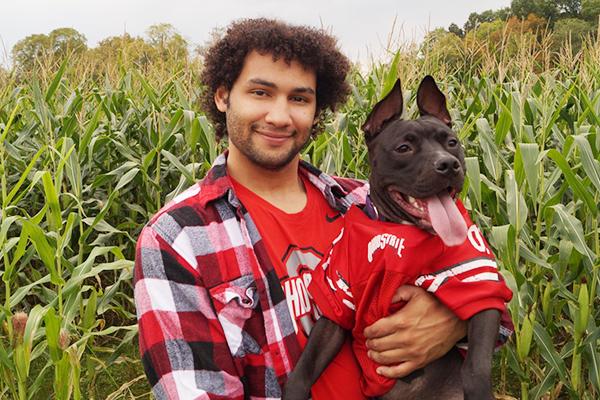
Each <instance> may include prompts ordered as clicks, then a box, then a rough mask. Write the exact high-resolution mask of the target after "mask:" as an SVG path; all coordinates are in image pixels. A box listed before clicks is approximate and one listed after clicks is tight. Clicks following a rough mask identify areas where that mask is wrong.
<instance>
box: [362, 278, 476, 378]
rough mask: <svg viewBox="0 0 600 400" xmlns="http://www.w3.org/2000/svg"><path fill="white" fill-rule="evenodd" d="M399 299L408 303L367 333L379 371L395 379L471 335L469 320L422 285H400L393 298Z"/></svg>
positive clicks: (441, 354)
mask: <svg viewBox="0 0 600 400" xmlns="http://www.w3.org/2000/svg"><path fill="white" fill-rule="evenodd" d="M398 301H404V302H406V305H405V306H404V307H403V308H402V309H400V310H399V311H397V312H396V313H394V314H392V315H390V316H389V317H385V318H381V319H380V320H379V321H377V322H375V323H374V324H372V325H370V326H368V327H367V328H366V329H365V332H364V333H365V337H366V338H367V348H368V349H369V353H368V354H369V357H370V358H371V359H372V360H374V361H375V362H377V363H379V364H382V366H381V367H379V368H377V372H378V373H379V374H380V375H383V376H385V377H388V378H393V379H396V378H402V377H404V376H406V375H408V374H410V373H411V372H413V371H415V370H417V369H419V368H422V367H424V366H425V365H427V364H429V363H430V362H432V361H434V360H436V359H438V358H440V357H441V356H443V355H444V354H446V353H447V352H448V351H449V350H450V349H451V348H452V346H454V345H455V344H456V342H457V341H459V340H460V339H462V338H463V337H464V336H465V335H466V334H467V322H466V321H461V320H459V319H458V318H457V317H456V316H455V315H454V313H452V311H450V310H449V309H448V308H446V306H444V305H443V304H442V303H440V302H439V301H438V300H437V299H436V298H435V297H433V295H431V294H429V293H427V292H426V291H425V290H424V289H422V288H419V287H416V286H407V285H405V286H402V287H400V288H399V289H398V290H397V291H396V293H395V294H394V297H393V299H392V302H393V303H395V302H398Z"/></svg>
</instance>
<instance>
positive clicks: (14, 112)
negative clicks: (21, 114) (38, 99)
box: [0, 101, 21, 146]
mask: <svg viewBox="0 0 600 400" xmlns="http://www.w3.org/2000/svg"><path fill="white" fill-rule="evenodd" d="M20 104H21V103H20V102H19V101H17V104H15V107H14V108H13V110H12V112H11V113H10V117H8V122H6V125H5V126H4V129H3V130H2V135H0V146H1V145H2V143H4V141H5V140H6V137H7V136H8V131H9V130H10V127H11V126H12V123H13V121H14V120H15V116H16V115H17V110H18V109H19V105H20Z"/></svg>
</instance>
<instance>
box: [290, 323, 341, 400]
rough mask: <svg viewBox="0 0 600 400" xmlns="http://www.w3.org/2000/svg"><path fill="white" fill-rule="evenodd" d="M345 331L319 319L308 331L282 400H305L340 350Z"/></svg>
mask: <svg viewBox="0 0 600 400" xmlns="http://www.w3.org/2000/svg"><path fill="white" fill-rule="evenodd" d="M345 339H346V331H345V330H344V329H343V328H342V327H340V326H339V325H336V324H335V323H334V322H332V321H331V320H329V319H327V318H325V317H321V318H319V320H318V321H317V322H316V324H315V326H313V328H312V330H311V331H310V336H309V338H308V342H307V343H306V347H305V348H304V350H303V351H302V355H301V356H300V360H298V364H296V367H294V370H293V371H292V373H291V374H290V376H289V377H288V380H287V383H286V384H285V389H284V391H283V400H305V399H308V398H309V397H310V389H311V387H312V385H313V384H314V383H315V382H316V380H317V379H318V378H319V376H321V373H322V372H323V371H324V370H325V368H326V367H327V365H329V363H330V362H331V360H333V358H334V357H335V356H336V355H337V353H338V352H339V351H340V349H341V348H342V345H343V344H344V340H345Z"/></svg>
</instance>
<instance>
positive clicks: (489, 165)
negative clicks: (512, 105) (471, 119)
mask: <svg viewBox="0 0 600 400" xmlns="http://www.w3.org/2000/svg"><path fill="white" fill-rule="evenodd" d="M475 125H476V126H477V132H479V144H480V145H481V149H482V150H483V155H484V157H483V164H484V165H485V167H486V169H487V170H488V172H489V173H490V175H491V176H492V178H494V182H498V181H499V180H500V177H501V175H502V164H501V163H500V159H499V154H498V149H497V148H496V146H495V144H494V142H493V141H492V139H491V138H492V128H490V124H489V122H488V120H487V119H485V118H478V119H477V122H476V123H475Z"/></svg>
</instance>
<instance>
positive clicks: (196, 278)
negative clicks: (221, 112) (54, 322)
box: [134, 155, 367, 399]
mask: <svg viewBox="0 0 600 400" xmlns="http://www.w3.org/2000/svg"><path fill="white" fill-rule="evenodd" d="M225 161H226V157H225V155H221V156H219V157H218V158H217V160H216V161H215V164H214V165H213V167H212V168H211V170H210V171H209V172H208V174H207V176H206V178H205V179H204V180H202V181H201V182H199V183H198V184H196V185H194V186H192V187H191V188H189V189H188V190H186V191H185V192H183V193H181V194H180V195H179V196H177V197H176V198H175V199H173V201H171V202H170V203H169V204H167V205H166V206H165V207H164V208H162V209H161V210H160V211H159V212H158V213H157V214H156V215H155V216H154V217H153V218H152V219H151V220H150V222H149V223H148V224H147V225H146V226H145V227H144V229H143V230H142V232H141V234H140V237H139V239H138V243H137V251H136V264H135V276H134V280H135V289H134V297H135V303H136V307H137V316H138V321H139V332H140V338H139V340H140V352H141V354H142V363H143V365H144V369H145V372H146V375H147V377H148V380H149V381H150V384H151V385H152V389H153V392H154V395H155V396H156V397H157V398H159V399H243V398H253V399H276V398H279V397H281V387H282V386H283V383H284V382H285V380H286V379H287V375H288V374H289V373H290V372H291V371H292V369H293V367H294V365H295V363H296V361H297V359H298V358H299V356H300V351H301V349H300V346H299V344H298V340H297V338H296V333H295V332H294V325H293V322H292V318H291V316H290V313H289V311H288V307H287V302H286V300H285V296H284V293H283V289H282V288H281V284H280V283H279V278H278V277H277V274H276V273H275V269H274V267H273V265H272V263H271V261H270V260H269V257H268V254H267V249H266V247H265V244H264V242H263V240H262V239H261V237H260V235H259V233H258V229H257V228H256V226H255V225H254V223H253V221H252V219H251V218H250V215H249V214H248V212H247V211H246V209H245V208H244V207H243V205H241V204H240V202H239V200H238V199H237V197H236V196H235V193H234V192H233V190H232V187H231V181H230V179H229V177H228V176H227V173H226V168H225ZM300 171H301V173H303V174H305V175H306V176H307V177H308V179H309V180H310V182H312V183H313V184H314V185H315V186H316V187H317V188H318V189H319V190H320V191H321V192H322V193H323V195H324V196H325V198H326V199H327V201H328V202H329V203H330V204H331V205H332V206H333V207H334V208H335V209H337V210H338V211H340V212H345V211H346V210H347V209H348V207H349V206H350V205H352V204H355V203H358V204H360V203H364V200H365V197H366V194H367V185H366V184H365V182H360V181H356V180H351V179H343V178H332V177H330V176H328V175H326V174H324V173H322V172H321V171H319V170H317V169H316V168H315V167H313V166H311V165H310V164H308V163H305V162H301V164H300Z"/></svg>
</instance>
